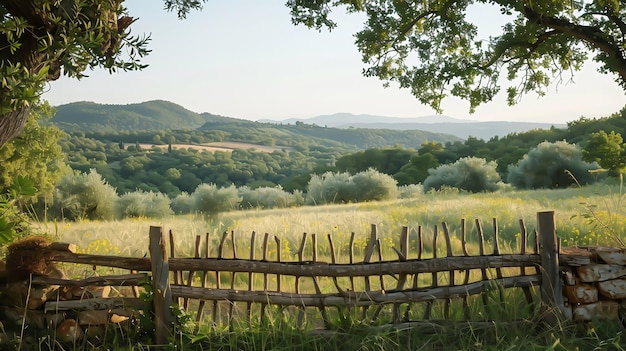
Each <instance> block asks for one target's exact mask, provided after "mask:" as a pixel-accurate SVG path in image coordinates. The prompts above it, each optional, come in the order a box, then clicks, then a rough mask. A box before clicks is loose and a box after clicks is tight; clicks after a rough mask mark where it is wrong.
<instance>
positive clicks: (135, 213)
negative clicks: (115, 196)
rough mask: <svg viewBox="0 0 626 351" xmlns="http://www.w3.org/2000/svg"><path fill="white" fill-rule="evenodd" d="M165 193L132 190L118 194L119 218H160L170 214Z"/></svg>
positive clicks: (168, 201) (170, 210) (168, 202)
mask: <svg viewBox="0 0 626 351" xmlns="http://www.w3.org/2000/svg"><path fill="white" fill-rule="evenodd" d="M170 203H171V201H170V199H169V198H168V197H167V195H164V194H162V193H158V192H157V193H155V192H152V191H150V192H145V191H141V190H139V191H134V192H132V193H126V194H124V195H122V196H120V198H119V200H118V201H117V211H118V217H119V218H129V217H130V218H132V217H149V218H161V217H165V216H169V215H171V214H172V209H171V208H170Z"/></svg>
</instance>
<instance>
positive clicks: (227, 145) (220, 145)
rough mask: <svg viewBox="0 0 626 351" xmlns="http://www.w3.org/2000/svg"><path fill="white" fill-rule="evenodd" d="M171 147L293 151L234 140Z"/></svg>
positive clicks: (227, 150)
mask: <svg viewBox="0 0 626 351" xmlns="http://www.w3.org/2000/svg"><path fill="white" fill-rule="evenodd" d="M129 146H135V144H131V143H128V144H125V145H124V147H129ZM139 147H141V148H142V149H152V148H153V147H157V148H159V149H167V148H168V145H155V144H139ZM172 149H194V150H198V151H207V152H215V151H223V152H232V151H233V150H235V149H243V150H253V149H254V150H256V151H259V152H268V153H269V152H274V151H281V150H285V151H293V148H292V147H288V146H267V145H257V144H250V143H242V142H235V141H221V142H214V143H205V144H200V145H198V144H172Z"/></svg>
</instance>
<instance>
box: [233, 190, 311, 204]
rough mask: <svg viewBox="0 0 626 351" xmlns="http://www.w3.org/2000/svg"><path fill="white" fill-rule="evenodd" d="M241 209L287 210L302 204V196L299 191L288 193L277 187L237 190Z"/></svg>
mask: <svg viewBox="0 0 626 351" xmlns="http://www.w3.org/2000/svg"><path fill="white" fill-rule="evenodd" d="M239 196H241V208H244V209H247V208H287V207H295V206H301V205H303V204H304V196H303V195H302V192H301V191H299V190H296V191H294V192H293V193H289V192H287V191H284V190H283V188H281V187H280V186H278V187H259V188H256V189H250V188H249V187H247V186H243V187H241V188H239Z"/></svg>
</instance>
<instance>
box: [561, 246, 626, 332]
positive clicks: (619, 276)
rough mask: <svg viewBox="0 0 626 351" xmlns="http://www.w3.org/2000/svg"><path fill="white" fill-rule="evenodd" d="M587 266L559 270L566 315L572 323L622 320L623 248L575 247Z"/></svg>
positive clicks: (625, 296)
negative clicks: (562, 279)
mask: <svg viewBox="0 0 626 351" xmlns="http://www.w3.org/2000/svg"><path fill="white" fill-rule="evenodd" d="M577 250H578V251H579V252H581V251H583V252H585V254H586V256H588V257H589V262H590V263H588V264H584V265H580V266H577V267H574V266H572V267H562V269H563V271H564V287H563V295H564V300H565V313H566V314H567V315H568V317H570V318H571V319H573V320H574V321H591V320H594V319H618V318H623V317H624V316H623V314H624V311H626V249H619V248H606V247H585V248H577Z"/></svg>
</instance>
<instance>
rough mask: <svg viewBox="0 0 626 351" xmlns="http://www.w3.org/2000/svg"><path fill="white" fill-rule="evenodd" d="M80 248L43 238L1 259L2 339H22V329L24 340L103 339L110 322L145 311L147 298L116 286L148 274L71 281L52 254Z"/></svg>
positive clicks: (118, 324)
mask: <svg viewBox="0 0 626 351" xmlns="http://www.w3.org/2000/svg"><path fill="white" fill-rule="evenodd" d="M74 250H75V247H74V246H73V245H69V244H61V243H54V244H51V243H49V242H48V241H46V240H45V239H42V238H38V237H32V238H29V239H27V240H24V241H21V242H18V243H15V244H13V245H11V246H10V247H9V248H8V253H7V260H6V263H4V262H2V263H0V280H3V284H2V287H1V290H0V294H1V295H0V322H1V323H2V325H0V327H1V329H0V332H1V333H0V344H2V343H13V342H16V340H17V335H20V334H21V335H22V338H23V339H22V340H21V341H20V342H29V339H31V340H30V341H31V342H35V341H36V339H37V338H39V337H41V336H45V335H49V336H51V337H52V338H54V339H56V340H57V341H59V342H71V343H75V342H77V341H79V340H81V339H83V338H86V339H88V340H92V341H97V340H99V341H102V340H103V339H104V337H105V333H106V331H107V328H108V327H111V326H114V327H116V328H119V327H123V326H125V325H126V324H130V323H131V322H132V321H133V320H134V319H135V318H137V317H138V315H139V314H140V313H142V311H141V309H142V308H144V307H145V303H144V302H143V301H142V300H140V299H138V298H137V297H134V298H130V297H125V296H123V295H122V294H120V292H119V290H118V289H112V286H115V285H116V284H117V285H131V284H134V285H137V284H139V281H140V280H142V279H145V278H146V275H145V274H127V275H119V276H106V277H98V276H93V277H90V278H86V279H80V280H69V279H68V278H67V276H66V275H65V272H63V271H62V270H61V269H59V268H58V267H57V266H56V265H55V264H54V263H53V262H51V258H52V255H54V252H58V251H66V252H67V251H70V252H73V251H74ZM131 291H133V290H132V289H131ZM24 330H26V331H27V334H26V335H23V332H22V331H24Z"/></svg>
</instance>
